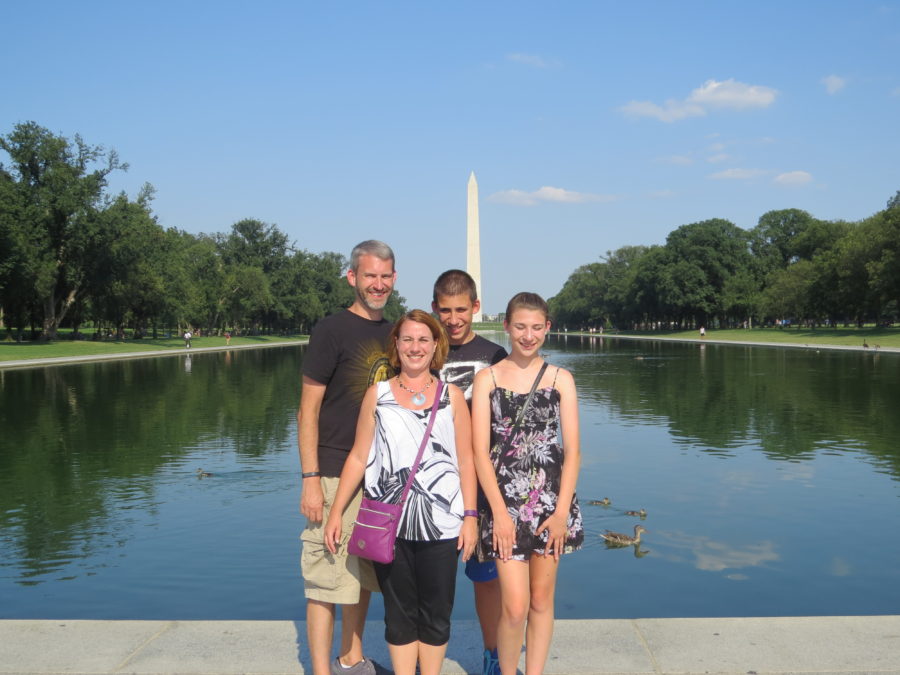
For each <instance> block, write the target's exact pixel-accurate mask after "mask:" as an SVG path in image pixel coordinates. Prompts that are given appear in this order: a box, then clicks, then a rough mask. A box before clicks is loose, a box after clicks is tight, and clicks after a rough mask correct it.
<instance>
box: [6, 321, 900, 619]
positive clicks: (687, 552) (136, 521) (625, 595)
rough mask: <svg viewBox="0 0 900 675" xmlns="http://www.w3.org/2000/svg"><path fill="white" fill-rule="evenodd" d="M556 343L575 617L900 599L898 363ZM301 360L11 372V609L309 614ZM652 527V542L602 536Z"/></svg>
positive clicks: (179, 360) (206, 615) (84, 613)
mask: <svg viewBox="0 0 900 675" xmlns="http://www.w3.org/2000/svg"><path fill="white" fill-rule="evenodd" d="M490 337H493V338H494V339H497V340H498V341H502V339H503V338H502V336H490ZM547 346H548V349H547V356H548V360H549V361H551V363H556V364H559V365H562V366H564V367H566V368H569V369H570V370H572V372H573V373H574V374H575V378H576V381H577V383H578V386H579V395H580V399H581V407H580V411H581V439H582V471H581V476H580V480H579V484H578V493H579V497H580V499H581V501H582V504H583V512H584V514H585V521H586V526H587V528H588V536H587V538H586V541H587V543H586V546H585V548H584V549H583V550H582V551H580V552H578V553H576V554H573V555H571V556H567V557H565V558H564V559H563V561H562V564H561V566H560V577H559V584H558V590H557V613H558V616H559V617H560V618H618V617H620V618H626V617H668V616H733V615H747V616H749V615H785V616H787V615H828V614H880V613H892V614H893V613H897V612H898V607H900V538H898V537H897V536H896V532H897V531H898V530H900V499H898V498H900V482H898V476H900V451H898V446H900V443H898V439H900V415H898V413H897V410H898V405H900V356H898V355H894V354H877V353H875V354H873V353H867V354H866V353H849V352H848V353H844V352H821V353H819V352H816V351H815V350H799V349H775V348H767V347H753V348H749V347H740V346H728V345H711V344H707V345H695V344H678V343H671V342H662V341H657V342H643V341H641V342H637V341H626V340H610V339H605V340H604V339H601V338H599V337H593V338H589V337H583V338H579V337H569V338H562V337H560V338H554V339H552V340H551V341H550V342H549V343H548V345H547ZM303 353H304V348H303V347H297V346H292V347H286V348H272V349H261V350H245V351H234V352H220V353H207V354H193V355H191V354H179V355H177V356H168V357H159V358H149V359H141V360H134V361H119V362H105V363H103V362H101V363H93V364H85V365H77V366H76V365H73V366H64V367H51V368H40V369H29V370H9V371H2V370H0V618H124V619H139V618H140V619H296V618H302V617H303V616H304V613H305V610H304V602H303V590H302V581H301V579H300V575H299V536H298V535H299V532H300V530H301V528H302V526H303V519H302V517H301V516H300V515H299V511H298V507H297V504H298V499H299V462H298V459H297V450H296V423H295V418H294V416H295V412H296V408H297V404H298V401H299V372H300V363H301V360H302V358H303ZM199 468H202V469H203V471H204V472H208V473H211V474H212V476H209V477H204V478H200V477H198V474H197V470H198V469H199ZM602 497H609V498H610V499H611V501H612V504H611V505H610V506H592V505H589V504H588V501H589V500H592V499H600V498H602ZM641 508H643V509H646V511H647V516H646V518H644V519H638V518H635V517H632V516H628V515H626V514H625V511H626V510H638V509H641ZM637 523H641V524H642V525H643V526H644V527H645V528H646V529H647V530H648V532H647V533H646V534H645V535H644V541H643V542H642V544H641V545H640V546H639V547H638V548H634V547H627V548H621V549H609V548H607V547H606V545H605V544H604V543H603V540H602V539H601V538H600V536H599V534H600V533H601V532H603V531H604V530H606V529H610V530H614V531H617V532H630V531H631V530H632V528H633V527H634V525H635V524H637ZM470 586H471V585H470V584H469V583H468V582H467V581H466V580H465V578H464V577H463V576H462V574H460V577H459V582H458V587H459V591H458V594H457V607H456V610H455V615H456V616H457V617H459V618H474V609H473V606H472V600H471V590H470ZM380 616H381V608H380V603H379V602H378V601H377V600H375V601H373V609H372V611H371V614H370V618H373V619H377V618H379V617H380Z"/></svg>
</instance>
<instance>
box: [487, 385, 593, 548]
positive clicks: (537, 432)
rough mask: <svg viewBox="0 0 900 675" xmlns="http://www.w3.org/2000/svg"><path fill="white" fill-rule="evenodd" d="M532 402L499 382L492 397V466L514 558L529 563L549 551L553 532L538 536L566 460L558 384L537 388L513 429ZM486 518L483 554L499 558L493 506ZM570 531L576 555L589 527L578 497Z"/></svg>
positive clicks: (569, 545) (570, 544)
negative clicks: (510, 527) (512, 530)
mask: <svg viewBox="0 0 900 675" xmlns="http://www.w3.org/2000/svg"><path fill="white" fill-rule="evenodd" d="M557 372H558V371H557ZM491 376H492V377H493V370H492V371H491ZM554 384H556V380H555V378H554ZM527 398H528V395H527V394H517V393H516V392H514V391H510V390H508V389H504V388H502V387H498V386H496V382H495V383H494V388H493V389H492V390H491V393H490V401H491V463H492V464H493V465H494V472H495V473H496V475H497V484H498V486H499V487H500V492H501V494H502V495H503V499H504V501H505V502H506V510H507V512H508V513H509V515H510V517H511V518H512V519H513V522H514V523H515V526H516V541H515V544H514V546H513V555H512V558H513V560H527V559H528V558H529V557H531V554H532V553H535V552H536V553H543V552H544V548H545V547H546V545H547V537H548V532H547V531H546V530H545V531H543V532H541V534H540V536H538V535H536V534H535V532H536V531H537V529H538V527H539V526H540V525H541V523H543V522H544V521H545V520H546V519H547V518H548V517H549V516H551V515H552V514H553V512H554V510H555V509H556V501H557V499H558V498H559V483H560V477H561V474H562V465H563V460H564V458H565V453H564V451H563V448H562V447H561V446H560V444H559V427H560V422H559V401H560V396H559V391H558V390H557V389H556V388H555V387H554V386H550V387H545V388H543V389H537V390H535V392H534V396H533V397H532V399H531V404H530V405H529V406H528V410H527V411H526V412H525V416H524V419H523V420H522V423H521V424H520V425H519V427H518V428H517V429H515V430H513V428H512V427H513V425H514V424H515V421H516V419H517V418H518V416H519V411H520V410H521V406H523V405H524V404H525V400H526V399H527ZM485 516H486V517H484V518H482V519H481V532H480V537H481V545H482V546H481V550H482V551H484V552H485V555H486V557H488V558H496V557H497V553H496V552H495V551H494V549H493V530H494V527H493V526H494V521H493V518H492V517H491V510H490V507H488V508H487V511H486V514H485ZM566 528H567V535H566V543H565V547H564V550H563V551H562V553H570V552H572V551H577V550H578V549H579V548H581V545H582V544H583V543H584V524H583V522H582V519H581V509H580V508H579V506H578V498H577V497H575V496H573V498H572V506H571V507H570V508H569V517H568V520H567V523H566Z"/></svg>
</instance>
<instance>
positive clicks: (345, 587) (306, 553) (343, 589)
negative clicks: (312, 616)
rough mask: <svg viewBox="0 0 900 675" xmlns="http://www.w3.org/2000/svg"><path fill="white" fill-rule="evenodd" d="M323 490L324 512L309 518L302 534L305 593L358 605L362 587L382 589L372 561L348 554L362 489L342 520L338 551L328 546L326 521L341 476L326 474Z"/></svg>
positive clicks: (301, 562)
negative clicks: (315, 520)
mask: <svg viewBox="0 0 900 675" xmlns="http://www.w3.org/2000/svg"><path fill="white" fill-rule="evenodd" d="M320 480H321V482H322V492H323V493H324V494H325V512H324V515H323V516H322V522H321V523H313V522H310V521H307V522H306V529H305V530H303V532H302V533H301V535H300V540H301V541H302V542H303V552H302V554H301V556H300V569H301V570H302V572H303V590H304V594H305V595H306V597H307V598H309V599H310V600H318V601H319V602H332V603H334V604H336V605H355V604H356V603H357V602H359V589H360V587H362V588H365V589H367V590H370V591H376V592H377V591H379V590H380V589H379V588H378V580H377V579H376V578H375V570H374V569H373V567H372V561H370V560H365V559H364V558H358V557H357V556H355V555H347V542H349V541H350V533H351V532H352V531H353V522H354V521H355V520H356V513H357V511H359V504H360V502H361V501H362V493H363V491H362V490H357V491H356V494H355V495H354V496H353V499H352V500H351V501H350V504H349V506H347V509H346V510H345V511H344V517H343V519H342V521H341V543H340V546H339V547H338V550H337V553H334V554H332V553H331V551H329V550H328V549H327V548H326V547H325V539H324V529H325V528H324V525H325V522H327V521H328V514H329V513H330V512H331V505H332V503H334V495H335V493H336V492H337V487H338V482H339V480H340V479H339V478H332V477H328V476H323V477H322V478H321V479H320Z"/></svg>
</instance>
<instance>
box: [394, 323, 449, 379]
mask: <svg viewBox="0 0 900 675" xmlns="http://www.w3.org/2000/svg"><path fill="white" fill-rule="evenodd" d="M407 321H415V322H416V323H422V324H425V325H426V326H428V329H429V330H430V331H431V337H432V338H434V344H435V347H434V356H432V357H431V365H430V366H429V367H430V368H431V370H440V369H441V368H443V367H444V362H445V361H446V360H447V353H448V352H449V351H450V341H449V340H448V339H447V334H446V333H445V332H444V329H443V328H441V324H439V323H438V322H437V319H435V318H434V317H433V316H431V314H429V313H428V312H424V311H422V310H421V309H413V310H410V311H409V312H407V313H406V314H404V315H403V316H401V317H400V318H399V319H397V323H395V324H394V327H393V328H392V329H391V335H390V337H389V338H388V345H387V356H388V361H390V362H391V366H392V367H393V368H394V370H397V371H399V370H400V354H399V352H398V351H397V338H398V337H399V336H400V329H401V328H402V327H403V324H404V323H406V322H407Z"/></svg>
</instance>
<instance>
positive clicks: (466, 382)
mask: <svg viewBox="0 0 900 675" xmlns="http://www.w3.org/2000/svg"><path fill="white" fill-rule="evenodd" d="M480 307H481V302H480V301H479V300H478V290H477V288H476V286H475V280H474V279H472V277H471V276H469V274H468V273H466V272H463V271H462V270H447V271H446V272H444V273H443V274H441V276H439V277H438V278H437V281H435V282H434V295H433V300H432V303H431V309H432V311H433V312H434V313H435V314H437V317H438V320H439V321H440V322H441V325H443V327H444V330H446V331H447V337H448V338H449V340H450V353H449V354H448V355H447V363H446V364H445V365H444V367H443V368H442V369H441V379H442V380H444V381H445V382H452V383H453V384H455V385H456V386H457V387H459V388H460V389H462V391H463V393H464V394H465V396H466V401H469V402H470V404H471V399H472V381H473V380H474V379H475V373H477V372H478V371H479V370H481V369H482V368H487V367H488V366H492V365H494V364H495V363H497V362H498V361H502V360H503V359H504V358H506V350H505V349H504V348H503V347H501V346H500V345H498V344H495V343H493V342H491V341H490V340H487V339H485V338H483V337H481V336H480V335H476V334H475V331H473V330H472V315H473V314H474V313H475V312H477V311H478V309H479V308H480ZM478 501H479V509H480V508H481V507H482V505H483V504H484V503H485V502H484V496H483V495H482V494H481V489H480V488H479V490H478ZM466 576H467V577H468V578H469V579H470V580H471V581H472V582H473V585H474V587H475V611H476V612H477V614H478V621H479V623H480V624H481V637H482V640H483V641H484V663H483V675H500V667H499V665H498V663H497V624H498V623H499V622H500V582H499V581H497V564H496V563H495V562H494V561H493V560H488V561H485V562H483V563H480V562H478V560H477V559H476V557H475V556H472V557H471V558H469V560H468V562H467V563H466Z"/></svg>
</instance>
